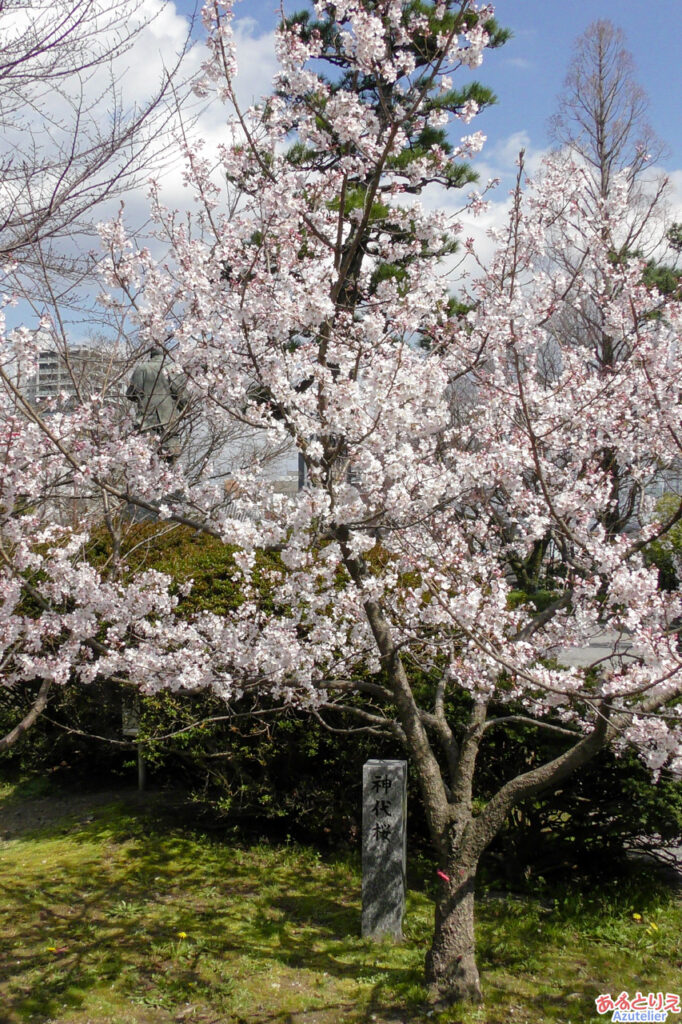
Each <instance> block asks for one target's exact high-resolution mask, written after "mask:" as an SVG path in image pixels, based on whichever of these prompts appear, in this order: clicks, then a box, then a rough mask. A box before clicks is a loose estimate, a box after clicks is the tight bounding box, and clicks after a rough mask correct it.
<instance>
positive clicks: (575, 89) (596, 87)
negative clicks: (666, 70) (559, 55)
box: [550, 19, 668, 252]
mask: <svg viewBox="0 0 682 1024" xmlns="http://www.w3.org/2000/svg"><path fill="white" fill-rule="evenodd" d="M625 44H626V40H625V35H624V33H623V31H622V30H621V29H619V28H617V27H616V26H615V25H614V24H613V23H612V22H610V21H607V20H605V19H599V20H597V21H593V22H592V23H591V24H590V25H589V26H588V27H587V29H586V30H585V32H584V33H583V34H582V35H581V36H579V37H578V39H577V40H576V43H575V48H574V53H573V57H572V60H571V62H570V64H569V68H568V73H567V75H566V78H565V80H564V88H563V92H562V94H561V96H560V98H559V106H558V110H557V112H556V114H555V115H554V116H553V117H552V119H551V121H550V130H551V134H552V137H553V138H554V140H555V142H556V143H557V144H558V145H559V147H561V148H562V149H565V150H567V151H568V152H569V154H570V155H571V157H572V158H579V159H580V160H581V161H582V162H583V163H584V164H585V166H586V167H587V168H588V170H589V180H590V182H591V193H592V199H593V203H594V207H595V210H596V209H597V207H598V205H599V203H600V202H602V201H603V200H605V199H606V198H607V197H608V195H609V194H610V192H611V189H612V188H613V187H614V184H615V182H616V180H617V179H618V180H619V181H620V183H621V187H622V182H623V180H625V183H626V187H627V192H628V209H629V214H628V217H627V219H626V221H625V222H624V223H622V224H618V225H615V226H614V227H615V228H616V230H615V231H614V232H613V233H612V238H611V241H612V243H613V245H614V249H616V250H620V249H623V250H627V251H628V252H633V251H634V250H636V249H640V248H642V247H643V246H644V245H645V244H646V242H647V237H646V232H647V229H648V228H650V227H651V223H650V222H651V219H652V217H653V216H654V214H655V213H657V212H659V211H660V207H661V201H662V199H663V197H664V195H665V192H666V189H667V187H668V182H667V179H666V178H665V176H662V175H658V176H652V175H651V174H650V173H649V172H650V169H651V166H652V164H653V163H655V161H656V160H658V159H659V158H660V157H661V156H662V154H663V152H664V148H665V147H664V145H663V143H662V142H661V140H660V139H659V138H658V137H657V136H656V134H655V132H654V131H653V129H652V128H651V126H650V125H649V123H648V121H647V110H648V107H649V101H648V98H647V95H646V93H645V91H644V89H643V88H642V87H641V86H640V85H639V84H638V82H637V80H636V78H635V65H634V60H633V57H632V54H631V53H630V52H629V50H628V49H627V48H626V45H625ZM623 176H624V178H623ZM660 234H661V232H660V231H659V232H658V236H657V238H660Z"/></svg>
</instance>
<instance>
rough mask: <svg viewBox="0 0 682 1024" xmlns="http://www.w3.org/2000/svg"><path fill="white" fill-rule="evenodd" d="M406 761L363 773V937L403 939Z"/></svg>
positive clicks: (368, 767) (372, 765)
mask: <svg viewBox="0 0 682 1024" xmlns="http://www.w3.org/2000/svg"><path fill="white" fill-rule="evenodd" d="M406 824H407V761H366V762H365V764H364V765H363V769H362V935H363V938H372V939H381V938H384V937H386V936H388V937H390V938H393V939H397V940H400V939H402V937H403V914H404V913H405V867H406Z"/></svg>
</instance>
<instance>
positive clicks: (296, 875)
mask: <svg viewBox="0 0 682 1024" xmlns="http://www.w3.org/2000/svg"><path fill="white" fill-rule="evenodd" d="M92 819H93V820H91V821H86V822H85V823H84V822H82V821H81V822H70V823H69V822H61V823H59V825H58V826H57V827H53V828H50V829H46V828H44V829H43V830H42V832H41V833H40V834H38V835H34V836H30V835H28V836H25V837H24V838H23V839H21V840H18V842H17V843H13V844H8V845H7V846H5V848H4V857H3V864H4V871H3V876H2V879H1V880H0V916H3V917H5V921H4V923H3V924H2V927H1V928H0V1005H2V1006H3V1009H4V1012H5V1013H6V1015H7V1017H6V1019H7V1021H9V1022H14V1021H19V1020H25V1019H27V1018H30V1019H31V1020H33V1021H35V1022H39V1021H47V1020H53V1019H58V1014H59V1013H60V1012H61V1011H62V1008H63V1007H67V1008H70V1009H71V1010H74V1009H78V1008H81V1009H82V1011H83V1014H84V1016H86V1015H87V1016H89V1019H92V1016H91V1014H92V1012H93V1011H92V1006H93V1001H95V1002H96V999H97V992H100V994H101V991H102V990H103V989H107V991H108V992H110V991H111V990H115V993H116V994H117V996H118V997H120V1001H121V1005H122V1006H125V1005H126V1004H127V1005H129V1006H130V1007H131V1011H130V1015H129V1017H127V1018H126V1017H125V1016H122V1017H121V1019H127V1020H131V1021H133V1020H137V1019H138V1016H137V1011H136V1010H135V1011H133V1009H132V1008H133V1007H139V1008H140V1012H143V1008H144V1007H145V1006H146V1007H150V1008H151V1007H156V1008H157V1009H158V1010H159V1011H163V1012H164V1013H166V1014H167V1017H166V1018H164V1017H163V1016H162V1017H161V1018H158V1019H168V1020H172V1019H175V1014H176V1012H177V1010H178V1008H179V1007H180V1006H182V1005H188V1003H190V1002H191V1003H193V1004H196V1006H197V1007H199V1008H200V1009H201V1010H205V1011H207V1013H208V1016H206V1017H205V1019H207V1020H210V1019H214V1020H220V1021H221V1022H223V1021H225V1022H227V1021H230V1020H235V1021H236V1020H238V1019H239V1016H238V1014H237V1012H236V1009H234V1002H233V997H234V996H235V993H236V992H237V991H238V990H239V988H240V987H242V988H243V986H244V985H245V984H250V985H252V986H253V985H254V984H255V985H256V988H257V985H258V981H257V979H258V976H259V975H260V974H262V975H264V976H265V975H268V974H269V973H271V972H273V971H274V972H278V974H279V975H282V976H286V977H295V978H301V979H303V978H304V977H309V976H312V975H315V976H317V977H318V978H319V977H324V978H325V979H329V981H328V982H327V981H325V987H326V988H327V989H328V990H326V991H325V990H319V989H318V990H315V989H311V997H310V998H308V996H307V994H306V992H305V989H304V991H303V992H302V994H301V1008H300V1010H296V1011H293V1010H291V1011H289V1010H287V1011H285V1010H284V1009H283V1008H281V1009H280V1008H278V1007H277V1006H276V1005H263V1006H262V1008H260V1009H259V1008H258V1006H257V1005H254V1007H253V1009H252V1008H251V1007H249V1008H248V1010H247V1015H246V1016H243V1018H242V1019H243V1020H245V1021H249V1022H250V1024H256V1022H263V1024H265V1022H267V1021H270V1020H272V1021H277V1022H278V1024H279V1022H282V1024H285V1022H287V1021H289V1020H290V1021H292V1022H296V1021H298V1020H299V1019H300V1021H301V1022H307V1021H310V1022H311V1024H312V1022H313V1021H315V1020H319V1021H320V1024H322V1022H325V1024H327V1022H328V1024H332V1022H333V1021H334V1020H339V1021H341V1020H346V1019H348V1020H349V1021H350V1020H351V1019H352V1020H353V1021H363V1020H369V1019H370V1016H371V1014H372V1013H373V1014H374V1015H375V1016H376V1015H377V1014H383V1016H382V1017H379V1019H381V1020H385V1021H387V1022H388V1021H399V1020H404V1019H407V1018H406V1016H405V1011H404V1010H403V1009H402V1008H401V1007H400V1006H399V1005H396V1003H400V1001H401V1000H400V996H399V993H400V990H401V988H405V987H406V986H408V985H410V984H412V985H413V984H414V983H415V977H414V974H415V972H414V969H413V968H411V967H409V966H401V965H399V964H396V965H393V964H391V963H390V962H389V961H390V956H388V955H387V952H386V951H383V952H382V965H381V967H380V968H377V966H376V964H375V956H374V951H373V950H372V949H371V948H369V947H368V946H367V944H366V943H363V942H362V940H360V939H359V938H358V936H359V928H360V911H359V906H358V894H357V893H356V892H354V891H351V892H349V891H348V890H349V887H350V888H351V889H353V887H355V888H358V886H359V882H358V879H357V878H355V879H353V878H352V877H350V876H349V873H348V868H347V866H340V867H338V868H336V867H334V865H322V866H321V865H320V864H319V862H317V861H315V860H314V857H313V856H312V855H311V854H310V853H309V852H306V851H296V850H285V851H281V850H274V849H269V850H267V849H264V848H254V849H251V850H249V849H246V848H244V849H240V848H238V847H234V846H229V847H225V846H220V845H219V844H216V843H210V842H208V841H205V840H204V841H201V842H198V841H197V840H196V839H193V838H191V837H187V836H185V835H182V834H180V833H179V832H177V831H171V832H170V833H167V832H163V831H161V830H160V829H159V823H158V822H156V823H154V822H153V821H150V819H149V818H148V817H144V816H139V815H136V814H135V813H133V812H132V811H131V809H130V807H126V808H121V807H120V806H118V807H116V806H107V807H99V806H98V807H95V808H94V809H93V814H92ZM13 849H14V850H15V851H16V854H15V855H13ZM306 858H307V859H306ZM337 890H339V891H341V892H342V898H340V899H333V898H331V897H330V896H329V892H330V891H332V892H334V891H337ZM254 977H255V978H256V982H255V983H254V982H253V978H254ZM2 979H5V980H4V981H3V980H2ZM245 979H246V980H245ZM343 981H345V982H349V981H350V982H351V983H353V982H355V983H357V985H358V995H359V997H361V999H360V1001H361V1003H362V1004H363V1005H364V1006H368V1007H369V1008H370V1009H368V1010H367V1012H366V1013H365V1012H364V1011H363V1009H362V1007H359V1006H357V1005H356V1003H355V1001H354V1000H353V998H352V997H351V1000H350V1001H348V999H347V997H348V987H346V988H345V990H344V991H343V992H340V991H339V990H338V983H339V982H343ZM360 989H362V993H360ZM96 990H97V991H96ZM396 993H398V999H396ZM254 1003H255V1004H257V1000H255V1001H254ZM271 1003H272V1000H271ZM233 1010H234V1012H233ZM211 1014H213V1018H212V1017H211ZM216 1015H217V1016H216ZM334 1015H336V1016H334ZM2 1019H3V1022H4V1020H5V1018H2ZM140 1019H142V1018H140ZM198 1019H201V1017H200V1016H199V1017H198ZM411 1019H413V1020H414V1019H416V1017H414V1016H413V1017H412V1018H411Z"/></svg>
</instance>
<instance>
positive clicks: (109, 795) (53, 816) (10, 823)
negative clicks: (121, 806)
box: [0, 790, 152, 842]
mask: <svg viewBox="0 0 682 1024" xmlns="http://www.w3.org/2000/svg"><path fill="white" fill-rule="evenodd" d="M113 803H125V804H129V805H130V806H133V807H144V806H151V805H152V801H151V794H147V793H136V792H133V791H131V790H102V791H101V792H96V793H92V792H86V793H54V794H51V795H50V796H41V797H30V796H27V797H26V798H25V799H21V798H20V797H18V796H16V795H12V796H11V797H8V798H6V799H5V800H0V841H5V842H6V841H7V840H10V839H20V838H21V837H22V836H26V835H29V834H30V833H31V832H37V831H39V830H41V829H43V828H51V827H52V826H54V825H58V824H60V823H64V824H72V823H75V822H77V823H82V824H87V823H88V822H89V821H91V820H92V817H93V812H94V811H95V810H96V809H97V808H98V807H104V806H106V805H107V804H113Z"/></svg>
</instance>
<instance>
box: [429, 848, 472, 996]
mask: <svg viewBox="0 0 682 1024" xmlns="http://www.w3.org/2000/svg"><path fill="white" fill-rule="evenodd" d="M444 874H445V872H444ZM448 877H449V881H445V879H444V878H443V877H442V876H440V875H439V890H440V891H439V894H438V899H437V901H436V924H435V931H434V936H433V944H432V946H431V949H430V950H429V952H428V953H427V954H426V984H427V986H428V988H429V992H430V994H431V996H432V998H433V999H434V1000H435V1001H436V1003H437V1004H441V1005H450V1004H451V1003H456V1002H472V1003H480V1002H481V1000H482V998H483V996H482V994H481V982H480V979H479V976H478V968H477V967H476V950H475V943H474V881H475V878H476V864H475V863H474V864H466V865H462V862H461V861H460V863H459V866H453V867H451V868H449V871H448Z"/></svg>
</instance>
